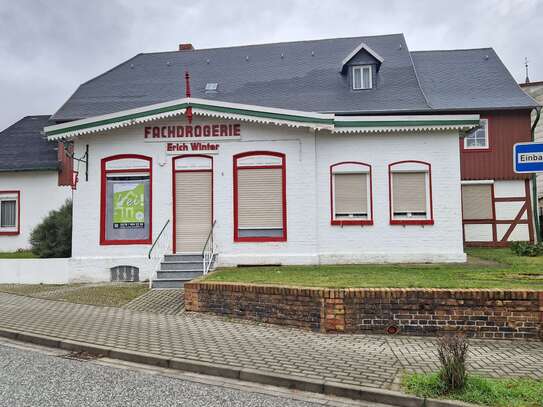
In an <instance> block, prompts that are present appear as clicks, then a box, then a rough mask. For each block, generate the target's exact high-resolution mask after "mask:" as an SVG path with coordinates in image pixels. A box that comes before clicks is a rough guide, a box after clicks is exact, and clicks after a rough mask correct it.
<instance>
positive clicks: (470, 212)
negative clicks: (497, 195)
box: [462, 184, 494, 220]
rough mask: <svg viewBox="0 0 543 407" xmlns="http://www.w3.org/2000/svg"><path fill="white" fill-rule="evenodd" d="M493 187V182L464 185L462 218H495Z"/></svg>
mask: <svg viewBox="0 0 543 407" xmlns="http://www.w3.org/2000/svg"><path fill="white" fill-rule="evenodd" d="M492 188H493V185H492V184H464V185H462V219H465V220H491V219H494V208H493V207H494V205H493V203H492Z"/></svg>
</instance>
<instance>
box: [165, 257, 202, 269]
mask: <svg viewBox="0 0 543 407" xmlns="http://www.w3.org/2000/svg"><path fill="white" fill-rule="evenodd" d="M202 267H203V265H202V261H201V260H200V261H163V262H161V263H160V270H161V271H169V270H183V271H197V270H200V271H201V270H202Z"/></svg>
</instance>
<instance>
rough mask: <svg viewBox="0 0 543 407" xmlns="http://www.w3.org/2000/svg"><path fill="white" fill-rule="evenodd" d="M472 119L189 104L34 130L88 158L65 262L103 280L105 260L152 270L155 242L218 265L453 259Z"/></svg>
mask: <svg viewBox="0 0 543 407" xmlns="http://www.w3.org/2000/svg"><path fill="white" fill-rule="evenodd" d="M187 109H190V110H191V111H192V114H193V115H194V118H193V120H192V123H189V122H188V121H187V118H186V112H187ZM157 112H163V113H157ZM478 122H479V117H478V116H477V115H448V116H439V115H432V116H388V117H376V116H364V117H348V118H345V117H336V116H334V115H332V114H319V113H308V112H302V111H292V110H282V109H271V108H264V107H258V106H250V105H240V104H233V103H223V102H210V101H206V100H202V99H194V98H187V99H181V100H175V101H172V102H167V103H163V104H159V105H151V106H147V107H144V108H137V109H133V110H129V111H122V112H117V113H114V114H109V115H105V116H100V117H93V118H88V119H84V120H80V121H75V122H69V123H65V124H59V125H55V126H51V127H47V128H46V133H47V134H48V135H49V138H50V139H51V140H54V141H57V140H62V139H64V140H72V141H73V142H74V146H75V149H74V150H75V156H76V157H77V156H79V157H81V156H83V155H84V154H85V153H86V151H88V153H89V154H88V155H89V157H90V158H89V162H88V163H89V167H88V172H89V180H88V182H83V181H80V182H79V183H78V185H77V190H76V191H75V192H74V225H73V236H74V237H73V264H74V267H75V268H76V270H77V272H76V275H77V273H80V275H81V276H88V275H91V274H92V275H93V277H94V278H96V279H106V278H107V276H108V273H109V268H110V267H114V266H115V265H121V264H123V265H132V266H137V267H139V268H140V273H141V272H142V271H143V272H145V271H147V272H149V271H152V270H153V267H155V265H156V262H153V261H149V259H148V254H149V250H150V246H151V244H152V243H153V242H155V241H157V240H158V241H159V242H161V245H160V249H156V250H157V251H158V252H157V253H156V254H158V256H159V257H160V258H162V256H163V255H165V254H169V253H182V254H192V255H194V254H196V255H200V254H201V253H202V251H203V250H204V247H205V245H206V241H207V239H208V236H209V235H210V233H212V234H213V244H214V247H213V251H214V252H215V253H216V254H217V259H216V263H217V265H220V266H234V265H247V264H323V263H364V262H462V261H465V254H464V252H463V242H462V221H461V199H460V166H459V163H460V160H459V150H458V148H457V146H458V139H459V134H460V131H465V130H467V129H470V128H473V127H475V126H477V124H478ZM104 123H107V124H104ZM444 123H446V124H444ZM87 149H88V150H87ZM127 192H129V194H127ZM126 202H131V204H127V203H126ZM131 205H132V206H131ZM134 208H135V209H134ZM212 225H215V226H214V228H212ZM163 227H166V229H165V233H163V234H162V235H160V232H161V231H162V229H163ZM212 229H213V230H212ZM152 254H155V253H152ZM91 270H92V273H91Z"/></svg>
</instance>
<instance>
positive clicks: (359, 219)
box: [330, 161, 373, 225]
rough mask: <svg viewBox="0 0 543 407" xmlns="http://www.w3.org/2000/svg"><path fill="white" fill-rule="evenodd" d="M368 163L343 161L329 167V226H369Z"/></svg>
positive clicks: (370, 194)
mask: <svg viewBox="0 0 543 407" xmlns="http://www.w3.org/2000/svg"><path fill="white" fill-rule="evenodd" d="M371 183H372V180H371V166H370V165H368V164H365V163H361V162H356V161H346V162H341V163H336V164H333V165H331V166H330V200H331V202H330V208H331V211H330V215H331V224H332V225H372V224H373V203H372V184H371Z"/></svg>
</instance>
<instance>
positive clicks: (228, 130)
mask: <svg viewBox="0 0 543 407" xmlns="http://www.w3.org/2000/svg"><path fill="white" fill-rule="evenodd" d="M239 138H241V125H240V124H239V123H235V124H196V125H192V124H188V125H180V126H174V125H167V126H146V127H144V128H143V139H144V141H145V142H150V143H153V142H172V141H204V140H206V141H207V140H236V139H239Z"/></svg>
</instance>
